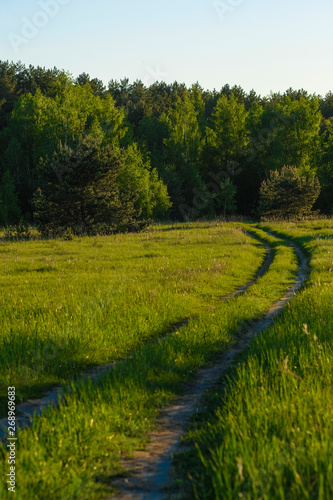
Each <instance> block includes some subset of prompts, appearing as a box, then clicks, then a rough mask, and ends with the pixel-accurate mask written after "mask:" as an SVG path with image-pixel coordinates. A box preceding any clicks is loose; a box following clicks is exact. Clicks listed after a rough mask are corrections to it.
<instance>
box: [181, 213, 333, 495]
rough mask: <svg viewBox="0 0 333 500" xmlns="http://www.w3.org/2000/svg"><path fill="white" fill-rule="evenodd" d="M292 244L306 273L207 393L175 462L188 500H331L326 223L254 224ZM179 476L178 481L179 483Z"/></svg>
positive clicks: (329, 242)
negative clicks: (305, 260)
mask: <svg viewBox="0 0 333 500" xmlns="http://www.w3.org/2000/svg"><path fill="white" fill-rule="evenodd" d="M261 227H265V228H266V229H268V230H270V231H271V232H272V231H274V232H275V233H276V234H279V235H284V236H286V237H288V238H290V239H292V240H294V241H295V242H296V243H297V244H298V245H299V246H302V247H303V249H304V251H305V252H306V253H307V255H308V256H309V258H310V259H311V260H310V269H311V274H310V276H309V279H308V280H307V283H306V285H305V287H304V288H303V289H302V291H301V292H300V293H299V294H298V295H297V296H296V297H295V298H293V300H292V301H291V302H290V303H289V304H288V305H287V307H286V308H285V310H284V312H283V313H282V315H281V316H280V317H279V318H278V319H277V320H276V321H275V323H274V325H273V326H272V327H271V328H269V329H268V330H267V331H265V332H263V333H262V334H261V335H260V336H259V337H258V338H257V339H256V340H255V341H254V342H253V343H252V344H251V347H250V349H249V350H248V351H247V352H246V353H244V354H243V355H242V356H240V357H239V359H238V360H237V361H238V362H237V364H236V365H235V366H234V367H233V369H232V370H230V372H229V373H228V376H226V377H224V378H222V379H221V380H220V383H219V386H218V387H216V389H215V391H212V392H211V393H210V394H207V398H206V401H205V405H206V410H205V411H204V412H203V413H202V414H201V415H200V417H199V418H198V420H197V421H196V422H193V425H192V426H191V428H190V429H189V432H188V434H187V436H186V438H185V442H186V443H187V444H189V445H192V446H193V445H194V444H195V447H193V448H191V449H190V451H187V452H186V453H185V454H183V455H182V456H180V457H178V459H177V464H178V465H177V467H178V477H179V481H180V482H181V484H182V482H183V487H184V484H186V487H187V489H188V498H194V497H195V498H198V499H200V500H201V499H206V498H207V499H214V498H216V499H230V500H234V499H236V498H246V499H259V498H260V499H267V500H268V499H269V500H275V499H279V500H280V499H281V500H282V499H283V500H284V499H286V500H287V499H288V500H294V499H320V500H324V499H327V500H328V499H331V498H333V444H332V443H333V419H332V414H333V402H332V401H333V400H332V394H333V393H332V387H333V370H332V366H333V338H332V334H333V307H332V304H333V287H332V284H333V283H332V281H333V276H332V270H333V221H316V222H311V223H310V222H308V223H302V224H301V223H298V224H270V225H261ZM186 477H187V479H186Z"/></svg>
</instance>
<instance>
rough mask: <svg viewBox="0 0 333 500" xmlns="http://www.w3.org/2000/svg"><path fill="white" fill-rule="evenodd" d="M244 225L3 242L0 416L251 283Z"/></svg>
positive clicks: (252, 266)
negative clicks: (10, 392) (12, 393)
mask: <svg viewBox="0 0 333 500" xmlns="http://www.w3.org/2000/svg"><path fill="white" fill-rule="evenodd" d="M264 253H265V252H264V249H263V247H262V245H261V244H260V243H258V242H255V241H253V240H252V239H250V238H249V237H247V236H245V235H244V234H243V233H242V231H241V229H240V228H237V227H231V226H226V225H220V224H214V223H213V224H197V225H194V224H188V225H186V226H184V225H175V226H157V227H154V228H152V229H151V230H149V231H147V232H145V233H142V234H135V235H133V234H125V235H116V236H110V237H97V238H82V239H78V238H75V239H74V240H73V241H62V240H48V241H27V242H16V243H10V242H7V243H6V242H2V243H1V244H0V257H1V260H0V324H1V334H0V373H1V381H0V415H1V416H4V415H5V411H6V392H7V387H8V386H15V387H16V390H17V395H18V398H19V400H24V399H27V398H31V397H36V396H39V395H40V394H41V393H42V391H43V390H46V389H47V388H49V387H51V386H52V385H63V384H65V383H67V382H68V381H69V380H71V379H72V378H73V377H74V376H76V375H78V374H79V373H80V372H82V371H83V370H86V369H88V368H90V367H92V366H95V365H101V364H106V363H110V362H114V361H117V360H119V359H121V358H123V357H125V356H127V355H129V354H130V353H131V352H133V351H134V350H136V349H138V348H139V347H140V346H142V345H143V344H144V343H145V342H147V341H148V340H150V339H153V338H158V337H160V336H162V335H164V334H165V333H166V332H167V331H168V330H169V329H170V328H171V326H172V325H173V324H174V323H177V322H179V321H181V320H183V319H184V318H187V317H192V316H195V315H200V314H201V313H204V312H205V311H206V310H207V307H212V306H214V305H216V304H218V303H219V301H220V299H219V297H220V296H223V295H225V294H228V293H230V292H232V291H233V290H235V289H236V288H237V287H239V286H241V285H243V284H245V283H246V282H247V281H249V280H250V279H251V278H252V277H253V276H254V274H255V272H256V270H257V268H258V267H259V266H260V264H261V262H262V260H263V258H264Z"/></svg>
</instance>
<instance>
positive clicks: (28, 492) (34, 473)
mask: <svg viewBox="0 0 333 500" xmlns="http://www.w3.org/2000/svg"><path fill="white" fill-rule="evenodd" d="M220 230H222V231H224V229H223V227H222V228H220ZM229 231H230V237H231V241H230V250H229V251H230V254H232V253H233V252H234V251H235V252H236V251H237V249H238V248H239V246H240V245H239V243H237V238H241V241H244V240H242V238H243V237H241V236H240V235H239V234H238V232H236V233H235V232H234V229H232V228H230V229H229ZM256 232H257V234H259V235H261V236H262V237H263V238H265V239H266V241H267V242H269V243H270V245H272V246H274V253H275V258H274V262H273V264H272V266H271V268H270V269H269V271H268V272H267V273H266V274H265V275H264V276H263V277H261V278H260V279H259V280H258V282H257V283H256V284H255V285H253V286H252V287H251V288H250V289H249V290H248V291H247V292H246V293H244V294H243V295H241V296H238V297H235V298H232V299H230V300H229V301H228V302H221V301H220V302H218V301H215V306H214V307H215V309H213V310H211V309H207V310H206V311H205V312H202V313H201V314H200V315H199V317H198V318H195V319H192V320H191V321H190V322H189V323H188V324H187V325H186V326H183V327H182V328H179V330H178V331H176V332H175V333H174V334H173V335H170V336H167V337H165V338H164V339H159V340H158V341H157V342H153V343H147V344H146V345H143V346H142V347H140V348H138V349H137V350H135V352H134V353H133V356H132V357H131V358H128V359H126V360H125V361H123V362H122V363H120V364H119V365H117V367H116V368H115V369H114V370H112V371H110V372H109V373H108V374H106V375H104V376H103V377H102V378H101V379H100V380H99V381H97V382H91V381H88V382H81V384H80V385H79V386H74V385H73V386H72V392H71V393H70V394H68V395H67V396H66V401H65V402H62V403H61V404H60V406H59V408H54V409H52V410H48V411H47V412H46V413H44V414H43V415H42V416H41V417H38V418H36V419H35V420H34V423H33V426H32V428H31V429H26V430H24V431H22V432H19V434H18V441H17V443H18V448H17V456H18V462H17V485H18V486H17V494H16V496H17V498H18V500H23V499H24V500H25V499H26V498H29V499H43V498H47V497H50V498H52V499H54V500H57V499H102V498H105V496H106V495H108V494H110V493H112V492H113V488H112V479H113V478H115V477H117V475H119V473H121V462H120V458H121V456H130V455H131V453H132V450H133V449H140V447H143V446H144V445H145V443H146V439H147V438H146V435H147V432H148V430H149V429H151V428H152V427H153V426H154V424H155V420H156V415H157V414H158V412H159V410H160V408H161V407H163V406H165V405H166V404H168V403H169V402H170V401H171V400H172V398H173V397H174V396H175V395H176V394H181V393H182V391H183V390H184V382H185V381H188V380H190V379H191V377H193V374H194V373H195V372H196V371H197V369H198V368H199V367H200V366H203V365H205V364H207V363H210V362H212V361H213V360H214V355H215V354H216V353H217V352H220V351H221V350H225V349H227V348H228V346H229V345H230V343H232V342H233V341H234V339H235V336H236V335H237V334H238V333H239V332H240V331H241V330H242V329H244V328H246V327H247V325H248V324H249V322H251V321H253V320H255V319H256V318H258V317H260V316H261V315H262V314H263V313H264V312H265V311H266V310H267V309H268V308H269V306H270V305H271V303H272V302H273V301H274V300H277V299H279V298H280V297H281V295H282V294H283V293H284V292H285V290H286V288H287V287H288V286H289V285H290V283H291V281H292V279H293V277H294V276H295V273H296V271H297V262H296V258H295V255H294V252H293V250H292V249H291V248H290V247H286V246H285V245H284V244H283V242H281V241H280V240H275V239H274V238H271V237H266V236H265V235H264V233H262V232H261V231H256ZM170 234H172V233H170ZM186 234H188V233H187V232H185V233H184V232H183V233H180V235H183V236H186ZM208 234H210V233H209V232H208V233H206V235H208ZM180 235H179V236H180ZM179 236H178V238H179ZM206 238H207V236H206ZM232 241H233V242H234V243H235V244H234V245H233V244H232ZM207 243H208V245H207V248H210V247H211V244H210V240H209V239H207ZM201 245H202V243H201ZM204 245H205V243H204ZM233 248H234V250H233ZM247 248H248V250H249V249H251V248H252V246H251V245H250V246H247ZM222 249H223V247H222V248H221V247H220V250H222ZM187 254H188V252H187ZM261 255H262V253H261ZM186 262H188V260H187V261H186ZM240 265H241V266H242V265H243V263H242V262H240ZM230 271H231V270H229V272H230ZM231 272H232V271H231ZM205 275H206V279H207V281H208V280H209V278H208V275H207V270H206V271H205ZM200 300H202V299H200ZM0 453H1V460H0V461H1V471H2V474H3V475H2V478H3V479H4V478H5V474H6V456H7V454H6V450H5V449H4V448H1V449H0ZM0 497H1V498H4V499H6V498H8V493H7V491H6V487H5V482H4V481H3V482H1V483H0Z"/></svg>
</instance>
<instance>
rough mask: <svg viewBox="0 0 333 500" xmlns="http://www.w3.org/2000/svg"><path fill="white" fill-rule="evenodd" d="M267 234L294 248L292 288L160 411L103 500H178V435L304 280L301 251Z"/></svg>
mask: <svg viewBox="0 0 333 500" xmlns="http://www.w3.org/2000/svg"><path fill="white" fill-rule="evenodd" d="M265 232H266V231H265ZM266 234H268V235H269V236H273V237H274V238H279V239H282V240H283V241H284V242H285V243H286V244H288V245H290V246H292V247H293V248H294V250H295V252H296V255H297V257H298V260H299V267H298V274H297V277H296V279H295V280H294V284H293V286H292V287H291V288H289V290H288V291H287V292H286V294H285V295H284V296H283V297H282V298H281V299H280V300H279V301H277V302H275V303H274V304H273V305H272V306H271V307H270V309H269V310H268V312H267V313H266V315H265V316H264V318H263V319H261V320H260V321H258V322H256V323H255V324H254V325H253V326H251V327H250V328H249V329H248V330H247V331H246V333H244V334H242V335H241V336H240V337H239V338H238V339H237V342H236V343H235V345H234V346H233V347H232V348H231V349H230V350H228V351H227V352H224V353H221V354H220V355H218V356H217V358H215V362H214V365H213V366H210V367H207V368H203V369H201V370H199V372H198V374H197V377H196V380H195V381H194V382H192V383H191V384H187V387H186V395H185V396H182V397H179V398H176V399H175V401H174V403H173V404H172V405H171V406H169V407H167V408H166V409H165V410H163V411H162V412H161V414H160V416H159V418H158V422H157V426H156V429H155V430H154V431H152V432H150V433H149V435H148V438H149V440H150V443H149V444H148V446H147V448H146V450H145V451H136V452H134V453H133V457H132V458H131V459H124V460H123V461H122V466H123V468H124V471H125V474H126V476H127V477H124V478H120V479H117V480H115V481H113V482H112V484H113V485H114V486H115V487H116V488H117V489H118V490H119V491H120V493H119V495H117V496H115V495H113V496H109V497H107V498H106V499H105V500H111V499H112V500H159V499H161V500H162V499H167V498H173V499H176V498H177V494H173V493H172V489H170V484H172V477H171V474H172V457H173V455H174V454H175V453H176V452H177V451H179V449H180V446H181V442H180V441H181V436H182V435H183V434H184V433H185V429H186V425H187V423H188V421H189V419H190V418H191V417H193V416H194V415H195V414H196V413H198V412H199V411H200V406H201V399H202V396H203V395H204V393H205V392H206V391H207V390H208V389H211V388H212V387H213V386H214V385H215V384H216V383H217V381H218V379H219V378H220V377H221V376H222V375H224V373H225V372H226V371H227V369H228V368H229V365H230V363H231V362H232V361H233V360H234V358H235V357H236V356H237V355H238V354H240V353H242V352H243V351H244V350H245V349H246V348H247V347H248V346H249V345H250V343H251V340H252V339H253V338H254V337H256V336H257V335H258V334H259V333H260V332H261V331H263V330H265V329H266V328H267V327H268V326H270V325H271V324H272V323H273V321H274V319H275V318H276V316H277V315H278V314H279V313H280V312H281V311H282V309H283V308H284V306H285V305H286V303H287V302H289V301H290V299H291V298H292V297H293V296H294V295H295V294H296V292H297V291H298V290H299V289H300V287H301V286H302V285H303V283H304V281H305V279H306V277H307V272H308V261H307V258H306V257H305V255H304V254H303V252H302V251H301V250H300V248H298V247H297V246H296V245H295V244H294V243H293V242H292V241H289V240H287V239H284V238H280V237H278V236H275V235H273V234H271V233H268V232H266Z"/></svg>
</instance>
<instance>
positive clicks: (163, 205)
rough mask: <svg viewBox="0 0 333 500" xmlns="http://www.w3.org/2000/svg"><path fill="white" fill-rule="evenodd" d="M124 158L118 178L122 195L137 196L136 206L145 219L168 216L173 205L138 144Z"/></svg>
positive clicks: (155, 171) (128, 150)
mask: <svg viewBox="0 0 333 500" xmlns="http://www.w3.org/2000/svg"><path fill="white" fill-rule="evenodd" d="M123 156H124V163H123V166H122V169H121V171H120V173H119V175H118V178H117V183H118V185H119V189H120V194H125V195H126V196H137V199H136V201H135V203H134V206H135V208H136V209H137V210H138V212H139V211H140V212H141V217H142V218H144V219H148V218H154V219H156V218H161V217H162V218H163V217H164V216H166V214H167V212H168V210H169V208H170V207H171V205H172V204H171V202H170V197H169V195H168V190H167V187H166V185H165V184H164V182H163V181H162V180H161V179H160V178H159V176H158V173H157V170H156V169H154V168H152V167H151V164H150V161H149V160H145V159H144V157H143V154H142V153H141V151H140V150H139V148H138V146H137V144H132V145H131V146H129V147H128V148H127V149H126V150H125V151H124V154H123Z"/></svg>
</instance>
